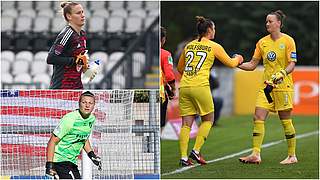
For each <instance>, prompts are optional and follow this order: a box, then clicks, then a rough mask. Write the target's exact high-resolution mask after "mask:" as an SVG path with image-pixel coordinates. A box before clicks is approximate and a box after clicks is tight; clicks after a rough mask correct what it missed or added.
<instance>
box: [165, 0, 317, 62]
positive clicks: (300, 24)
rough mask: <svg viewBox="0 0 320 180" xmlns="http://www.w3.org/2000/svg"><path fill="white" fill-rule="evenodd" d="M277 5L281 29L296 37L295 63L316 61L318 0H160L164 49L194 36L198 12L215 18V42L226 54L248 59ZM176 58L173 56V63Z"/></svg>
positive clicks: (174, 46)
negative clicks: (208, 0) (164, 33)
mask: <svg viewBox="0 0 320 180" xmlns="http://www.w3.org/2000/svg"><path fill="white" fill-rule="evenodd" d="M278 9H280V10H282V11H283V12H284V13H285V14H286V16H287V18H286V19H285V21H284V27H283V28H282V32H284V33H286V34H288V35H290V36H291V37H293V38H294V40H295V43H296V48H297V56H298V63H297V65H319V2H316V1H309V2H308V1H304V2H299V1H295V2H289V1H286V2H276V1H274V2H219V1H211V2H205V1H204V2H203V1H202V2H200V1H199V2H184V1H161V26H164V27H165V28H166V29H167V42H166V45H165V49H167V50H169V51H170V52H171V53H172V54H173V55H174V54H175V52H176V48H177V45H178V44H179V43H181V42H182V41H184V40H187V39H190V38H192V37H193V36H196V35H197V31H196V20H195V16H197V15H200V16H204V17H206V18H209V19H211V20H213V21H214V23H215V26H216V35H215V39H214V41H215V42H217V43H219V44H221V45H222V46H223V47H224V48H225V50H226V52H227V53H228V54H229V55H232V54H234V53H239V54H242V55H243V56H244V58H245V60H246V61H249V60H250V59H251V57H252V55H253V52H254V49H255V44H256V43H257V41H258V40H259V39H260V38H262V37H263V36H265V35H267V34H268V32H267V31H266V28H265V19H266V15H267V14H268V13H269V12H271V11H276V10H278ZM177 58H178V57H177V55H176V56H174V61H175V64H176V63H177V61H178V59H177ZM215 62H218V61H215Z"/></svg>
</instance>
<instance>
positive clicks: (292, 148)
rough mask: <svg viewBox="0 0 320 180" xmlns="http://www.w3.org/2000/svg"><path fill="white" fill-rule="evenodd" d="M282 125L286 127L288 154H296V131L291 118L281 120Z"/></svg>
mask: <svg viewBox="0 0 320 180" xmlns="http://www.w3.org/2000/svg"><path fill="white" fill-rule="evenodd" d="M281 122H282V126H283V129H284V134H285V136H286V139H287V143H288V155H289V156H295V155H296V131H295V129H294V127H293V124H292V120H291V119H284V120H281Z"/></svg>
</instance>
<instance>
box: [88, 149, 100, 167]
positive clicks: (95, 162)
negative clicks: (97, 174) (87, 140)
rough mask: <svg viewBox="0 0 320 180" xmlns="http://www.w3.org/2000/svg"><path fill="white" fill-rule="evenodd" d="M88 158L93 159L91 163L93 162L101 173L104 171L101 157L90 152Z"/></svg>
mask: <svg viewBox="0 0 320 180" xmlns="http://www.w3.org/2000/svg"><path fill="white" fill-rule="evenodd" d="M88 156H89V158H90V159H91V161H92V162H93V164H95V165H96V166H98V170H99V171H101V170H102V164H101V158H100V157H99V156H97V155H95V154H94V152H93V151H90V152H89V153H88Z"/></svg>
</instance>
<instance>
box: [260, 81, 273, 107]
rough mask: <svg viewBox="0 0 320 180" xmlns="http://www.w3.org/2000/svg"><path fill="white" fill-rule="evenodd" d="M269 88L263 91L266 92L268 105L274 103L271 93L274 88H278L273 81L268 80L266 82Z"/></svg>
mask: <svg viewBox="0 0 320 180" xmlns="http://www.w3.org/2000/svg"><path fill="white" fill-rule="evenodd" d="M264 83H265V84H266V85H267V86H266V87H265V88H264V89H263V91H264V95H265V96H266V98H267V100H268V103H272V102H273V100H272V97H271V95H270V93H271V91H272V90H273V88H275V87H276V85H275V84H274V83H273V82H272V81H271V80H267V81H265V82H264Z"/></svg>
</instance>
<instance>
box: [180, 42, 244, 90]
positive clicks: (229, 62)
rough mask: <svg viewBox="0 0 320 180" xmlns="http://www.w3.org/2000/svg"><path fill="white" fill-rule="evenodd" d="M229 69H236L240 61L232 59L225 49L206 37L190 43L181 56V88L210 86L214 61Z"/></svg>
mask: <svg viewBox="0 0 320 180" xmlns="http://www.w3.org/2000/svg"><path fill="white" fill-rule="evenodd" d="M215 58H217V59H219V60H220V61H221V62H222V63H223V64H225V65H226V66H229V67H236V66H237V65H238V63H239V61H238V60H237V59H236V58H230V57H229V55H228V54H227V53H226V52H225V50H224V49H223V47H222V46H221V45H220V44H218V43H216V42H213V41H211V40H209V39H207V38H205V37H202V38H201V41H200V42H199V41H198V39H196V40H193V41H191V42H189V43H188V44H187V45H186V46H185V47H184V49H183V52H182V53H181V55H180V58H179V62H178V66H177V69H178V71H179V72H180V74H182V78H181V80H180V87H198V86H209V74H210V70H211V67H212V65H213V62H214V59H215Z"/></svg>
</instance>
